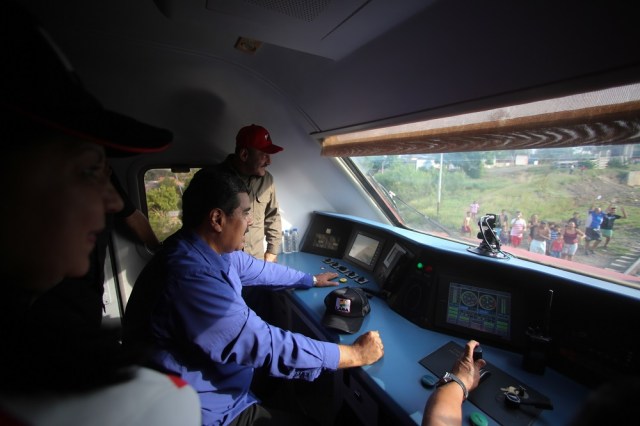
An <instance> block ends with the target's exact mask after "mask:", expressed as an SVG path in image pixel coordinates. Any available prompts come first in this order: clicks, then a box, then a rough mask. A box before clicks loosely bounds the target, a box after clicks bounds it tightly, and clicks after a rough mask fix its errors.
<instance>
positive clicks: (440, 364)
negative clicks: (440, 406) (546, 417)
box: [420, 342, 549, 426]
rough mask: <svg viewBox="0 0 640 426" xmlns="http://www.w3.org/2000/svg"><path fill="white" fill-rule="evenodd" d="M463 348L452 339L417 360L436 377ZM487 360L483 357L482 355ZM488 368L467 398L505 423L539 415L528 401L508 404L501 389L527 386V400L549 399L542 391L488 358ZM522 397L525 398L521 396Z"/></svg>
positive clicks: (518, 425)
mask: <svg viewBox="0 0 640 426" xmlns="http://www.w3.org/2000/svg"><path fill="white" fill-rule="evenodd" d="M463 352H464V348H463V347H462V346H460V345H458V344H457V343H455V342H449V343H447V344H446V345H444V346H442V347H441V348H440V349H438V350H436V351H435V352H433V353H431V354H429V355H427V356H426V357H424V358H422V359H421V360H420V364H421V365H422V366H423V367H425V368H427V369H429V370H431V372H432V373H433V374H434V375H435V376H436V377H442V375H444V373H445V372H447V371H450V370H451V367H452V366H453V363H454V361H455V360H456V359H458V358H459V357H460V355H462V353H463ZM485 360H486V358H485ZM486 361H487V366H486V367H485V368H487V369H488V370H489V371H491V376H489V377H488V378H487V379H486V380H484V381H483V382H482V383H481V384H480V386H478V387H477V388H476V389H475V390H474V391H473V392H471V393H470V394H469V401H471V402H473V403H474V404H475V405H476V406H477V407H478V408H480V409H481V410H482V411H484V412H485V413H486V414H488V415H489V416H491V417H492V418H493V419H494V420H495V421H496V422H498V423H500V424H504V425H514V426H527V425H530V424H531V423H533V421H534V420H535V419H536V418H537V417H538V416H539V415H540V412H541V411H542V410H541V409H539V408H536V407H533V406H530V405H521V406H520V407H519V408H510V407H507V406H506V405H505V403H504V390H501V388H507V387H509V386H514V387H517V386H523V387H524V388H525V389H526V395H525V397H528V398H529V399H530V400H544V401H549V399H548V398H547V397H546V396H544V395H543V394H541V393H539V392H537V391H536V390H535V389H531V388H530V387H529V386H527V385H526V383H522V382H521V381H519V380H518V379H516V378H514V377H513V376H510V375H508V374H507V373H505V372H504V371H502V370H500V369H499V368H497V367H496V366H494V365H492V364H491V363H490V362H489V361H488V360H486ZM523 400H525V398H523Z"/></svg>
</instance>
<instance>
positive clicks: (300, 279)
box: [125, 229, 340, 425]
mask: <svg viewBox="0 0 640 426" xmlns="http://www.w3.org/2000/svg"><path fill="white" fill-rule="evenodd" d="M158 281H162V282H158ZM243 285H244V286H256V285H257V286H270V287H273V288H291V287H296V288H309V287H311V286H312V285H313V278H312V276H311V275H309V274H306V273H303V272H300V271H296V270H294V269H290V268H288V267H286V266H283V265H279V264H276V263H269V262H263V261H260V260H257V259H255V258H253V257H252V256H249V255H247V254H246V253H244V252H242V251H235V252H232V253H227V254H223V255H219V254H217V253H216V252H215V251H214V250H212V249H211V248H210V247H209V246H208V245H207V244H206V243H205V241H204V240H203V239H202V238H201V237H199V236H198V235H197V234H195V233H193V232H191V231H188V230H184V229H182V230H180V231H178V232H177V233H176V234H174V235H173V236H172V237H171V238H170V239H168V240H167V241H166V242H165V244H164V247H163V249H162V250H161V251H160V252H159V253H158V254H157V255H156V258H154V259H153V260H152V261H151V262H150V263H149V264H148V265H147V267H146V268H145V270H144V271H143V273H142V274H141V275H140V278H139V279H138V281H137V282H136V284H135V286H134V292H133V294H132V298H133V296H134V295H135V292H136V288H142V289H144V288H145V287H147V288H149V287H150V286H155V287H156V288H158V287H157V286H162V290H161V292H160V293H159V295H158V298H157V302H156V304H155V306H154V307H153V308H152V311H151V312H152V314H151V324H150V325H151V332H152V335H153V341H154V346H153V350H152V353H151V360H152V364H154V365H155V366H157V367H159V368H161V369H162V370H163V371H167V372H170V373H173V374H176V375H178V376H180V377H182V378H183V379H184V380H186V381H187V382H188V383H189V384H190V385H191V386H193V387H194V388H195V389H196V390H197V391H198V394H199V396H200V401H201V404H202V416H203V418H202V422H203V424H205V425H214V424H215V425H224V424H228V423H229V422H230V421H232V420H233V419H234V418H235V417H236V416H237V415H238V414H240V413H241V412H242V411H243V410H244V409H246V408H247V407H248V406H250V405H251V404H254V403H256V402H257V399H256V397H255V396H254V395H252V394H251V393H250V390H249V387H250V385H251V380H252V377H253V371H254V368H256V367H265V368H267V369H268V371H269V373H270V375H272V376H274V377H284V378H290V379H294V378H295V379H304V380H309V381H311V380H314V379H315V378H317V377H318V375H319V374H320V373H321V372H322V371H323V370H325V369H328V370H336V369H337V367H338V361H339V358H340V353H339V349H338V346H337V345H336V344H334V343H328V342H322V341H318V340H314V339H310V338H308V337H306V336H303V335H301V334H298V333H292V332H290V331H286V330H282V329H280V328H278V327H274V326H272V325H270V324H268V323H266V322H265V321H263V320H262V319H261V318H260V317H258V316H257V315H256V313H255V312H253V311H252V310H251V309H250V308H249V307H248V306H247V304H246V303H245V301H244V299H243V298H242V295H241V291H242V286H243ZM125 327H126V322H125Z"/></svg>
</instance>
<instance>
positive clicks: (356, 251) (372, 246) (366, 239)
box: [346, 232, 382, 270]
mask: <svg viewBox="0 0 640 426" xmlns="http://www.w3.org/2000/svg"><path fill="white" fill-rule="evenodd" d="M381 249H382V241H381V240H380V239H378V238H375V237H373V236H370V235H366V234H365V233H363V232H357V233H356V235H355V237H354V238H353V240H352V242H351V246H350V247H349V250H348V251H347V255H346V258H347V259H349V260H351V261H353V262H354V263H356V264H358V265H360V266H362V267H364V268H367V269H369V270H371V269H373V266H374V264H375V262H376V260H377V259H378V256H379V255H380V251H381Z"/></svg>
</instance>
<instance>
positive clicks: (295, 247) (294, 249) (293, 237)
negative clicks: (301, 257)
mask: <svg viewBox="0 0 640 426" xmlns="http://www.w3.org/2000/svg"><path fill="white" fill-rule="evenodd" d="M290 248H291V251H292V252H294V253H295V252H297V251H298V228H293V229H292V230H291V247H290Z"/></svg>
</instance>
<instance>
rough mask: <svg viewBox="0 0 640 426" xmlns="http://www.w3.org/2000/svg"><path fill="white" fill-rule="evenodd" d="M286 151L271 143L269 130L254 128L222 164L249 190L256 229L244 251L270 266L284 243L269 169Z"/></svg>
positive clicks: (242, 133)
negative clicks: (278, 156) (265, 245)
mask: <svg viewBox="0 0 640 426" xmlns="http://www.w3.org/2000/svg"><path fill="white" fill-rule="evenodd" d="M282 149H283V148H282V147H280V146H278V145H274V144H273V142H271V136H270V135H269V132H268V131H267V129H265V128H264V127H262V126H257V125H255V124H252V125H251V126H246V127H243V128H242V129H240V131H239V132H238V135H237V136H236V150H235V152H234V153H233V154H229V156H228V157H227V158H226V159H225V160H224V162H223V163H222V166H223V168H225V169H228V170H230V171H233V172H234V173H235V174H237V175H238V176H240V178H242V180H243V181H244V182H245V183H246V184H247V187H248V189H249V197H250V199H251V213H252V215H253V225H251V227H249V231H248V233H247V235H246V238H245V248H244V251H245V252H247V253H249V254H250V255H252V256H254V257H256V258H258V259H264V260H265V261H267V262H275V261H276V260H277V257H278V250H279V249H280V242H281V241H282V223H281V221H280V209H279V208H278V200H277V199H276V187H275V182H274V180H273V176H272V175H271V173H269V172H268V171H267V166H269V165H270V164H271V154H276V153H278V152H280V151H282ZM265 239H266V242H267V247H266V249H265V247H264V241H265Z"/></svg>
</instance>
